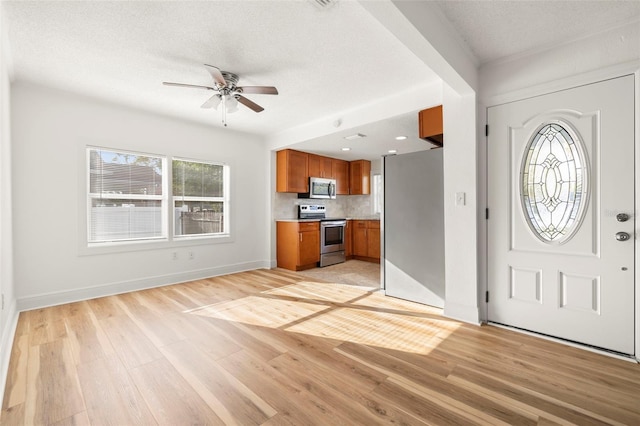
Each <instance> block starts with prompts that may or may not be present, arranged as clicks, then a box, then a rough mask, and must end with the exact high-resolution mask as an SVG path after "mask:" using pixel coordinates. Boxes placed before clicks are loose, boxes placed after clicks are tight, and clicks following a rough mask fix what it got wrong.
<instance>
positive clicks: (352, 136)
mask: <svg viewBox="0 0 640 426" xmlns="http://www.w3.org/2000/svg"><path fill="white" fill-rule="evenodd" d="M366 137H367V135H363V134H362V133H356V134H355V135H350V136H345V137H344V138H345V139H346V140H348V141H352V140H354V139H360V138H366Z"/></svg>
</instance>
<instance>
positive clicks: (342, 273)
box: [298, 260, 380, 288]
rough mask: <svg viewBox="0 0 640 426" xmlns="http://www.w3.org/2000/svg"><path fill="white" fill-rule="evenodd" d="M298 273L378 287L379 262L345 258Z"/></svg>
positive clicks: (330, 280) (333, 281) (343, 282)
mask: <svg viewBox="0 0 640 426" xmlns="http://www.w3.org/2000/svg"><path fill="white" fill-rule="evenodd" d="M298 273H299V274H301V275H305V276H307V277H310V278H316V279H319V280H323V281H328V282H331V283H339V284H349V285H357V286H362V287H370V288H380V264H378V263H371V262H363V261H361V260H347V261H346V262H344V263H338V264H337V265H331V266H325V267H324V268H313V269H307V270H305V271H299V272H298Z"/></svg>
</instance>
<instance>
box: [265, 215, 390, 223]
mask: <svg viewBox="0 0 640 426" xmlns="http://www.w3.org/2000/svg"><path fill="white" fill-rule="evenodd" d="M327 219H329V220H332V219H344V218H342V217H340V218H332V217H328V218H327ZM325 220H326V219H325ZM346 220H380V218H379V217H372V216H369V217H347V218H346ZM276 222H320V219H295V218H293V219H292V218H289V219H276Z"/></svg>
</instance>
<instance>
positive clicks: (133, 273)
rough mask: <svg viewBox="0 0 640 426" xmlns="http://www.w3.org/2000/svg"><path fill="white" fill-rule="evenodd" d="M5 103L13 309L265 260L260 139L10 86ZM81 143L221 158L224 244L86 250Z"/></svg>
mask: <svg viewBox="0 0 640 426" xmlns="http://www.w3.org/2000/svg"><path fill="white" fill-rule="evenodd" d="M11 106H12V110H11V119H12V130H13V140H12V147H13V153H12V155H13V157H12V159H13V161H12V166H13V179H12V183H13V185H12V188H13V205H14V211H13V214H14V220H13V225H14V259H15V269H14V274H15V283H16V289H17V294H16V296H17V299H18V308H19V309H30V308H33V307H37V306H45V305H50V304H57V303H64V302H68V301H71V300H77V299H85V298H89V297H96V296H100V295H105V294H110V293H115V292H123V291H130V290H135V289H138V288H143V287H149V286H157V285H162V284H166V283H174V282H182V281H186V280H189V279H196V278H201V277H207V276H212V275H218V274H222V273H228V272H235V271H239V270H246V269H254V268H258V267H268V266H269V249H268V244H269V241H268V239H269V234H268V230H267V229H266V228H265V224H264V222H263V221H260V220H256V217H257V216H256V215H263V214H264V213H265V212H267V211H270V210H269V209H270V206H269V201H268V194H266V193H265V184H264V181H265V179H264V178H265V176H267V173H268V164H266V162H265V157H266V155H267V154H266V149H265V147H264V143H263V141H262V139H260V138H258V137H256V136H252V135H247V134H241V133H235V132H233V131H231V130H226V129H216V128H213V127H211V128H210V127H206V126H203V125H199V124H192V123H187V122H182V121H178V120H175V119H171V118H165V117H162V116H157V115H153V114H151V113H146V112H142V111H137V110H131V109H127V108H125V107H122V106H118V105H112V104H107V103H103V102H100V101H97V100H92V99H89V98H83V97H80V96H76V95H72V94H68V93H64V92H59V91H55V90H52V89H47V88H43V87H37V86H32V85H27V84H15V85H14V86H13V87H12V99H11ZM87 145H93V146H104V147H108V148H115V149H126V150H132V151H137V152H145V153H153V154H161V155H174V156H181V157H185V158H193V159H202V160H213V161H224V162H227V163H228V164H230V166H231V185H232V186H231V220H230V223H231V231H232V234H233V241H232V242H228V243H223V244H214V243H207V244H189V245H184V244H182V245H181V244H179V243H164V244H160V246H157V245H153V246H152V248H149V249H146V250H132V251H126V252H120V253H100V252H98V253H100V254H90V255H86V254H85V251H86V250H83V249H82V247H83V246H84V244H83V242H84V239H83V235H84V230H83V224H84V214H85V213H84V212H85V210H84V206H85V202H86V201H85V198H84V193H85V192H84V186H83V185H84V176H85V170H84V168H85V147H86V146H87ZM174 251H175V252H178V259H177V260H172V257H173V256H172V253H173V252H174ZM188 251H192V252H194V254H195V259H193V260H189V259H188V256H187V252H188Z"/></svg>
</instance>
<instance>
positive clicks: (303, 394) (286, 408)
mask: <svg viewBox="0 0 640 426" xmlns="http://www.w3.org/2000/svg"><path fill="white" fill-rule="evenodd" d="M217 362H218V363H219V364H220V366H221V367H223V368H224V369H226V370H227V371H228V372H229V373H231V374H232V375H234V376H235V377H236V378H237V379H238V380H240V381H241V382H242V383H244V384H245V385H247V386H249V387H250V388H251V390H252V391H253V392H255V393H256V394H257V395H259V396H260V397H261V398H262V399H264V400H265V401H266V403H267V404H269V405H270V406H271V407H273V408H275V409H276V410H277V411H278V413H279V415H280V416H279V418H280V419H281V420H282V421H283V422H284V424H295V425H326V424H347V423H345V421H344V419H336V418H334V417H329V416H325V415H324V414H325V411H324V406H323V404H322V402H321V401H318V400H317V399H315V398H313V397H312V396H311V395H310V394H309V393H308V392H307V391H306V390H305V389H304V388H303V387H300V386H299V385H297V384H296V383H293V382H292V381H291V380H289V379H288V377H287V376H285V375H283V374H281V373H280V372H279V371H277V370H276V369H274V368H273V367H272V366H270V365H269V364H268V363H267V362H266V361H263V360H261V359H259V358H257V357H255V356H254V355H252V354H250V353H248V352H245V351H242V352H239V353H237V354H234V355H232V356H229V357H227V358H224V359H221V360H218V361H217ZM285 419H286V420H285ZM336 420H337V421H338V422H337V423H336Z"/></svg>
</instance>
